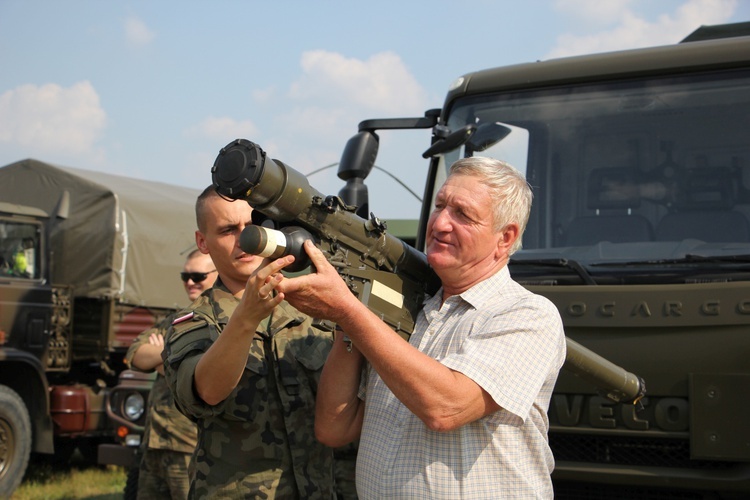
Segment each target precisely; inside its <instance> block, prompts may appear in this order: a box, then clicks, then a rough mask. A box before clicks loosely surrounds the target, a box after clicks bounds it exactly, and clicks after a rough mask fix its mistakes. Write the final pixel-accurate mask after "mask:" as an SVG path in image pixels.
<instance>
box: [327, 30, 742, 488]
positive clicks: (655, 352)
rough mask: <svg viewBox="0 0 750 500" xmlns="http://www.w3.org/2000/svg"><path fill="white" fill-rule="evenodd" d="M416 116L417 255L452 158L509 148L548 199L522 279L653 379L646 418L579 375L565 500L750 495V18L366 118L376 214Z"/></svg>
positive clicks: (574, 328) (461, 86)
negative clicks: (387, 153)
mask: <svg viewBox="0 0 750 500" xmlns="http://www.w3.org/2000/svg"><path fill="white" fill-rule="evenodd" d="M414 128H424V129H432V144H431V145H430V147H429V148H428V149H427V150H426V151H425V152H424V154H423V156H424V157H425V158H429V167H428V171H427V176H426V184H425V192H424V198H423V200H424V202H423V206H422V211H421V216H420V223H419V230H418V234H417V240H416V246H417V248H418V249H421V250H423V249H424V239H425V224H426V221H427V219H428V216H429V214H430V212H431V210H432V208H433V200H434V197H435V194H436V191H437V189H438V188H439V187H440V185H441V184H442V182H443V181H444V179H445V177H446V173H447V171H448V167H449V166H450V165H451V163H452V162H454V161H455V160H457V159H458V158H460V157H465V156H472V155H483V156H491V157H495V158H498V159H503V160H507V161H508V162H510V163H511V164H513V165H514V166H515V167H517V168H518V169H520V170H521V171H522V172H523V173H524V174H525V176H526V178H527V180H528V182H529V183H530V185H531V186H532V188H533V191H534V204H533V208H532V213H531V218H530V221H529V224H528V227H527V229H526V233H525V235H524V238H523V249H522V250H521V251H519V252H518V253H516V254H515V255H513V257H512V259H511V261H510V264H509V268H510V271H511V274H512V275H513V277H514V278H515V279H516V280H517V281H518V282H520V283H521V284H523V285H524V286H526V287H527V288H529V289H530V290H532V291H534V292H536V293H538V294H541V295H544V296H546V297H548V298H549V299H550V300H552V301H553V302H554V303H555V304H556V305H557V307H558V309H559V311H560V314H561V316H562V318H563V322H564V325H565V330H566V334H567V336H568V338H569V339H574V340H575V341H576V342H578V343H580V344H581V345H583V346H585V347H586V348H588V349H590V350H591V351H593V352H595V353H597V354H599V355H601V356H603V357H604V358H606V359H607V360H609V361H611V362H613V363H615V364H616V365H619V366H622V367H624V368H626V369H627V370H632V372H634V373H636V374H638V376H640V377H642V378H643V379H644V380H645V383H646V385H647V386H648V391H647V393H646V397H645V398H643V399H642V400H641V401H640V403H641V404H642V406H643V408H642V409H641V410H638V407H637V405H636V406H634V405H632V404H622V403H613V402H612V401H610V400H609V399H607V398H604V397H602V396H601V395H600V394H598V393H597V391H596V390H595V387H593V386H592V385H591V384H589V383H587V382H585V381H584V380H582V379H581V377H579V376H577V375H576V374H573V373H572V372H570V371H568V370H563V371H562V372H561V374H560V378H559V381H558V383H557V386H556V389H555V392H554V395H553V397H552V401H551V405H550V409H549V419H550V433H549V440H550V445H551V447H552V449H553V452H554V455H555V459H556V467H555V471H554V474H553V480H554V485H555V492H556V498H558V499H587V498H591V499H594V498H596V499H599V498H607V499H631V498H650V499H657V498H658V499H666V498H669V499H678V498H679V499H709V498H710V499H714V498H724V499H729V498H733V499H734V498H748V496H749V495H750V427H749V426H748V422H750V400H749V398H748V394H750V392H749V391H750V23H738V24H731V25H720V26H704V27H701V28H699V29H698V30H696V31H695V32H694V33H692V34H691V35H689V36H688V37H687V38H685V39H684V40H683V41H682V42H680V43H678V44H675V45H670V46H663V47H653V48H646V49H637V50H628V51H621V52H612V53H603V54H594V55H586V56H578V57H568V58H561V59H553V60H548V61H543V62H533V63H528V64H518V65H513V66H507V67H500V68H494V69H488V70H484V71H477V72H474V73H470V74H466V75H464V76H462V77H460V78H458V79H457V80H456V81H455V82H454V83H453V84H452V85H451V86H450V89H449V91H448V94H447V96H446V99H445V103H444V105H443V107H442V108H440V109H436V110H430V111H427V112H426V113H425V115H424V116H423V117H418V118H411V119H410V118H390V119H373V120H365V121H363V122H361V123H360V124H359V133H358V134H357V135H355V136H354V137H353V138H352V139H351V140H350V141H349V143H347V146H346V148H345V150H344V154H343V155H342V159H341V162H340V164H339V177H341V178H342V179H344V180H346V182H347V186H345V187H344V189H342V191H341V192H340V193H339V194H340V196H341V197H342V198H343V199H344V201H346V202H347V203H351V204H352V205H360V206H364V207H366V189H365V190H364V193H363V189H362V186H363V184H362V181H363V179H364V178H365V177H366V176H367V174H368V173H369V171H370V169H371V168H372V166H373V165H374V161H375V158H376V155H377V148H378V143H379V138H378V136H377V134H376V131H377V130H384V129H414ZM363 202H364V203H363ZM358 213H359V212H358ZM360 215H361V216H362V217H365V218H366V217H367V209H366V208H365V210H364V213H361V214H360Z"/></svg>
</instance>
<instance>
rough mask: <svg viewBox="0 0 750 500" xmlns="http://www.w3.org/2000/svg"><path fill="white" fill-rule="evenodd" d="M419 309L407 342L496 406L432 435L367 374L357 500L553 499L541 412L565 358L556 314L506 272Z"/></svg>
mask: <svg viewBox="0 0 750 500" xmlns="http://www.w3.org/2000/svg"><path fill="white" fill-rule="evenodd" d="M441 295H442V289H441V290H439V291H438V293H437V294H436V295H435V297H433V298H431V299H429V300H428V301H427V302H426V303H425V307H424V309H423V310H422V312H421V313H420V314H419V317H418V319H417V324H416V327H415V331H414V334H413V335H412V337H411V339H410V343H411V344H412V345H414V346H415V347H417V348H418V349H419V350H420V351H422V352H424V353H426V354H428V355H429V356H431V357H432V358H435V359H437V360H438V361H440V362H441V363H442V364H444V365H445V366H447V367H448V368H450V369H452V370H455V371H458V372H461V373H463V374H464V375H466V376H468V377H469V378H471V379H472V380H473V381H474V382H476V383H477V384H478V385H479V386H481V387H482V388H483V389H484V390H485V391H487V392H488V393H489V394H490V396H492V398H493V399H494V400H495V402H496V403H497V404H498V405H499V406H500V407H501V409H500V410H499V411H497V412H495V413H494V414H492V415H489V416H487V417H484V418H482V419H479V420H477V421H475V422H472V423H470V424H467V425H465V426H463V427H461V428H460V429H456V430H454V431H451V432H443V433H439V432H435V431H431V430H430V429H428V428H427V427H426V426H425V425H424V423H423V422H422V421H421V420H419V419H418V418H417V417H416V416H415V415H414V414H413V413H411V412H410V411H409V410H408V409H407V408H406V407H405V406H404V405H403V404H401V402H400V401H399V400H398V399H396V397H395V396H394V395H393V393H391V391H390V390H389V389H388V388H387V387H386V385H385V384H384V383H383V381H382V380H381V379H380V377H379V376H378V374H377V373H376V372H375V370H369V375H368V380H367V388H366V394H365V396H366V404H365V418H364V424H363V429H362V435H361V438H360V443H359V454H358V458H357V473H356V478H357V491H358V494H359V497H360V498H361V499H363V500H368V499H378V500H379V499H385V498H405V499H427V498H430V499H446V500H456V499H460V498H466V499H480V498H486V499H492V500H498V499H506V498H518V499H524V500H527V499H530V498H549V499H551V498H553V492H552V483H551V480H550V474H551V472H552V469H553V467H554V459H553V457H552V452H551V451H550V449H549V445H548V442H547V430H548V427H549V423H548V420H547V408H548V406H549V401H550V397H551V395H552V389H553V387H554V384H555V381H556V379H557V374H558V372H559V370H560V367H561V366H562V364H563V361H564V359H565V337H564V333H563V327H562V322H561V320H560V315H559V313H558V311H557V309H556V308H555V306H554V305H553V304H552V303H551V302H549V301H548V300H547V299H545V298H544V297H541V296H538V295H534V294H532V293H530V292H529V291H528V290H526V289H525V288H523V287H522V286H520V285H519V284H517V283H516V282H514V281H513V280H512V279H511V277H510V274H509V272H508V269H507V267H506V268H503V269H502V270H501V271H499V272H498V273H496V274H495V275H494V276H492V277H491V278H488V279H487V280H485V281H483V282H481V283H478V284H477V285H475V286H474V287H472V288H471V289H469V290H467V291H466V292H464V293H462V294H461V295H459V296H453V297H450V298H449V299H448V300H446V301H445V303H443V304H441Z"/></svg>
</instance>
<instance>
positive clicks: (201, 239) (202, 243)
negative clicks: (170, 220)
mask: <svg viewBox="0 0 750 500" xmlns="http://www.w3.org/2000/svg"><path fill="white" fill-rule="evenodd" d="M195 244H196V245H197V246H198V250H200V251H201V253H205V254H208V245H207V244H206V238H205V236H203V233H201V232H200V231H196V232H195Z"/></svg>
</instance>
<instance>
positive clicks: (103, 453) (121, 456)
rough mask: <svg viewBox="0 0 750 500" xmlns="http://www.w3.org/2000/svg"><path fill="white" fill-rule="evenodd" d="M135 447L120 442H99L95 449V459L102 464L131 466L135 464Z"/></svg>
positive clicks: (136, 450)
mask: <svg viewBox="0 0 750 500" xmlns="http://www.w3.org/2000/svg"><path fill="white" fill-rule="evenodd" d="M137 452H138V449H137V448H130V447H128V446H123V445H121V444H100V445H99V449H98V450H97V461H98V462H99V464H102V465H121V466H123V467H133V466H135V465H136V459H135V456H136V453H137Z"/></svg>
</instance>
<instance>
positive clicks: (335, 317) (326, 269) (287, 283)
mask: <svg viewBox="0 0 750 500" xmlns="http://www.w3.org/2000/svg"><path fill="white" fill-rule="evenodd" d="M305 251H306V252H307V255H308V256H309V257H310V260H311V261H312V263H313V266H314V267H315V272H314V273H310V274H306V275H303V276H298V277H295V278H284V279H283V280H282V281H281V282H280V283H279V284H278V286H277V287H276V289H277V290H278V291H279V292H281V293H283V294H284V296H285V297H286V300H287V301H288V302H289V303H290V304H292V305H293V306H294V307H296V308H297V309H299V310H300V311H302V312H303V313H305V314H307V315H308V316H312V317H314V318H325V319H328V320H331V321H334V322H336V323H341V322H343V320H344V318H346V317H347V316H348V315H349V314H351V313H352V311H354V310H357V308H359V307H360V306H361V307H363V308H364V307H365V306H363V305H361V303H360V302H359V300H357V298H356V297H355V296H354V294H352V292H351V290H349V287H347V286H346V283H344V280H342V279H341V277H340V276H339V274H338V273H337V272H336V269H335V268H334V267H333V266H332V265H331V264H330V263H329V262H328V260H326V258H325V255H323V252H321V251H320V250H319V249H318V248H317V247H316V246H315V245H314V244H313V242H312V241H310V240H307V241H305Z"/></svg>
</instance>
